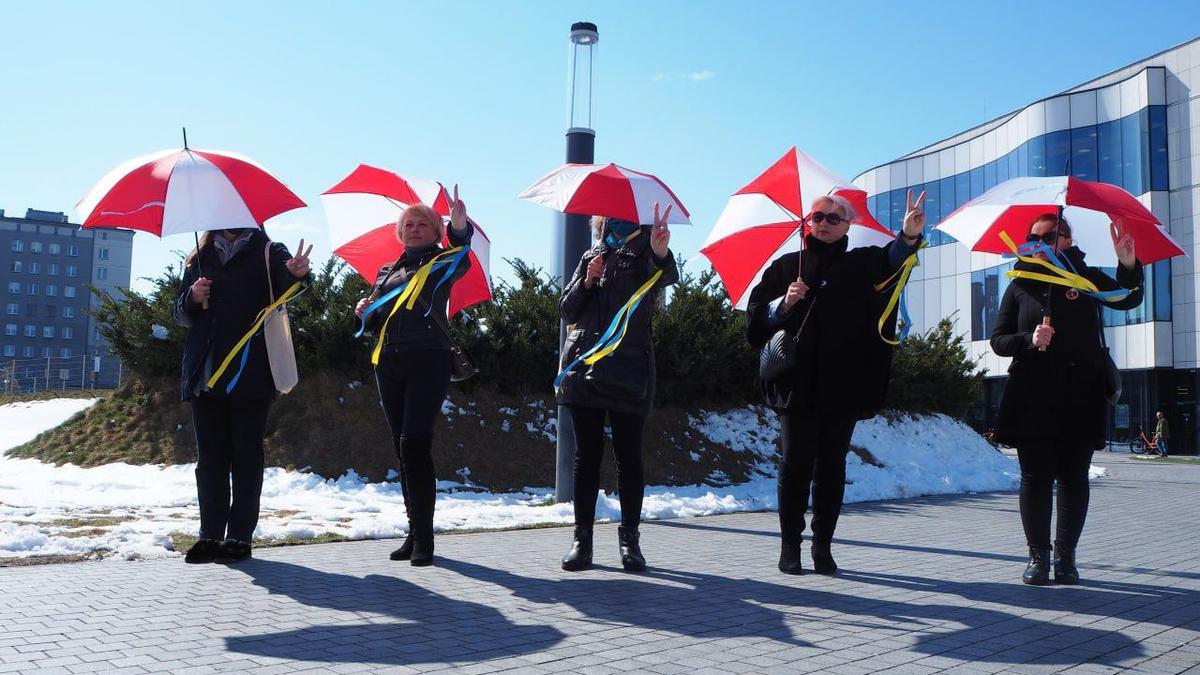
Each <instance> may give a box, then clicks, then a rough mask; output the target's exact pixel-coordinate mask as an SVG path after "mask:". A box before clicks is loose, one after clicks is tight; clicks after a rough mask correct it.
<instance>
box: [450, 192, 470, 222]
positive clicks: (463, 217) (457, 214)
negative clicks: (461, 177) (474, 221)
mask: <svg viewBox="0 0 1200 675" xmlns="http://www.w3.org/2000/svg"><path fill="white" fill-rule="evenodd" d="M450 227H452V228H454V231H455V232H462V231H463V230H465V229H467V205H466V204H464V203H463V200H461V199H459V198H458V183H455V184H454V199H453V200H452V201H451V202H450Z"/></svg>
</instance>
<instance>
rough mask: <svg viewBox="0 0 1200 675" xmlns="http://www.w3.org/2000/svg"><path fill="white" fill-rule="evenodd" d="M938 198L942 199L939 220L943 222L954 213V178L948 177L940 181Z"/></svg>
mask: <svg viewBox="0 0 1200 675" xmlns="http://www.w3.org/2000/svg"><path fill="white" fill-rule="evenodd" d="M938 196H939V197H941V202H942V203H941V210H942V212H941V213H940V214H939V217H938V220H939V221H940V220H942V219H944V218H946V217H947V216H949V215H950V214H951V213H953V212H954V209H955V206H954V176H947V177H945V178H943V179H941V180H939V181H938Z"/></svg>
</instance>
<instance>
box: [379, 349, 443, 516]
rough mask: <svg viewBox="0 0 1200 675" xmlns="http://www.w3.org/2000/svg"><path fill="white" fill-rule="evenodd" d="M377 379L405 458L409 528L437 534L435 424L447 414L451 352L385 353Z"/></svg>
mask: <svg viewBox="0 0 1200 675" xmlns="http://www.w3.org/2000/svg"><path fill="white" fill-rule="evenodd" d="M375 384H376V385H377V386H378V387H379V402H380V404H381V405H382V406H383V415H384V417H385V418H386V419H387V423H388V426H389V427H390V428H391V430H392V445H393V447H394V448H395V450H396V459H397V460H399V463H400V490H401V492H402V493H403V494H404V510H405V511H406V512H407V513H408V525H409V533H410V534H414V535H421V536H432V535H433V507H434V502H435V501H436V500H437V478H436V476H435V474H434V468H433V429H434V425H435V424H436V423H437V421H438V419H440V418H441V416H442V402H443V401H445V400H446V390H447V389H448V388H449V387H450V352H448V351H438V350H421V351H411V352H393V353H384V354H383V355H382V356H380V359H379V365H378V366H376V367H375Z"/></svg>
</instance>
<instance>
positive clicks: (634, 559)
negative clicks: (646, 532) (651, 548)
mask: <svg viewBox="0 0 1200 675" xmlns="http://www.w3.org/2000/svg"><path fill="white" fill-rule="evenodd" d="M639 539H641V534H640V533H639V532H638V531H637V529H636V528H629V527H625V526H624V525H622V526H620V527H618V528H617V541H618V542H620V547H621V567H624V568H625V571H626V572H645V571H646V556H644V555H642V547H641V546H639V545H638V540H639Z"/></svg>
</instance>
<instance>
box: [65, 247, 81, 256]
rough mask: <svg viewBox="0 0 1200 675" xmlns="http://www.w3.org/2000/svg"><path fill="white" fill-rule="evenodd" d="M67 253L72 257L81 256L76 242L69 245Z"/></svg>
mask: <svg viewBox="0 0 1200 675" xmlns="http://www.w3.org/2000/svg"><path fill="white" fill-rule="evenodd" d="M67 255H69V256H71V257H72V258H78V257H79V247H78V246H76V245H75V244H71V245H70V246H68V247H67Z"/></svg>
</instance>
